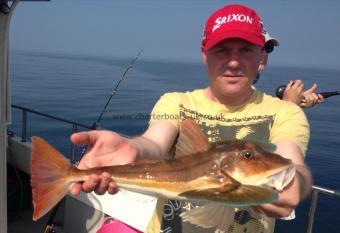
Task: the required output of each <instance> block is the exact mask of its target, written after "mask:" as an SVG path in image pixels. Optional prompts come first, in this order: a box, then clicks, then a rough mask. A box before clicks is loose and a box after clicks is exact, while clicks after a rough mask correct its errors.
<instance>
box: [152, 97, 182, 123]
mask: <svg viewBox="0 0 340 233" xmlns="http://www.w3.org/2000/svg"><path fill="white" fill-rule="evenodd" d="M179 104H180V93H175V92H174V93H166V94H164V95H163V96H161V98H160V99H159V100H158V101H157V102H156V104H155V106H154V107H153V109H152V111H151V115H150V122H149V124H150V125H151V124H152V123H154V122H156V121H168V122H170V123H172V124H173V125H175V126H176V127H177V128H179V123H180V113H179Z"/></svg>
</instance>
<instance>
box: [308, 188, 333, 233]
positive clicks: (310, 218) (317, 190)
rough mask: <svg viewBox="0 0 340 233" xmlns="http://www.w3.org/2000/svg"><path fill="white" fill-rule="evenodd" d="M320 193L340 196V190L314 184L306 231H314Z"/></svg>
mask: <svg viewBox="0 0 340 233" xmlns="http://www.w3.org/2000/svg"><path fill="white" fill-rule="evenodd" d="M319 193H322V194H326V195H328V196H333V197H340V190H331V189H326V188H322V187H319V186H315V185H313V186H312V193H311V200H310V206H309V212H308V221H307V228H306V233H312V230H313V224H314V217H315V211H316V206H317V204H318V196H319Z"/></svg>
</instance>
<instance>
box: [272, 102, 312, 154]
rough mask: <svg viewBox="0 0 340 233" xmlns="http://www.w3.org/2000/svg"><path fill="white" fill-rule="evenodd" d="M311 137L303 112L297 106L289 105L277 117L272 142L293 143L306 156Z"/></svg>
mask: <svg viewBox="0 0 340 233" xmlns="http://www.w3.org/2000/svg"><path fill="white" fill-rule="evenodd" d="M309 135H310V131H309V124H308V120H307V118H306V115H305V113H304V112H303V110H302V109H301V108H300V107H299V106H297V105H295V104H292V103H287V105H286V106H285V107H284V108H283V110H282V111H280V112H279V113H278V114H277V115H276V117H275V121H274V125H273V128H272V131H271V135H270V141H271V142H273V143H275V142H278V141H291V142H293V143H295V144H297V145H298V146H299V147H300V149H301V151H302V153H303V155H304V156H305V154H306V151H307V145H308V142H309Z"/></svg>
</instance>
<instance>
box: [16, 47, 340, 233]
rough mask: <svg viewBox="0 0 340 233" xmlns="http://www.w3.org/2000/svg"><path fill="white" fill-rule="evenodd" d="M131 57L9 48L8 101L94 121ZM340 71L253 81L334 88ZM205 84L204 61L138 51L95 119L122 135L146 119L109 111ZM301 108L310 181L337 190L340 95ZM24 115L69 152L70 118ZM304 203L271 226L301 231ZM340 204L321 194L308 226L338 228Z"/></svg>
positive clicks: (127, 110) (269, 86) (279, 74)
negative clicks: (306, 124) (307, 129)
mask: <svg viewBox="0 0 340 233" xmlns="http://www.w3.org/2000/svg"><path fill="white" fill-rule="evenodd" d="M130 59H132V58H130ZM130 59H123V58H120V59H118V58H99V57H86V56H71V55H63V54H43V53H21V52H12V53H11V77H12V103H13V104H16V105H22V106H25V107H28V108H33V109H35V110H38V111H41V112H44V113H48V114H52V115H56V116H60V117H63V118H67V119H69V120H73V121H77V122H80V123H83V124H86V125H92V123H93V122H94V121H95V120H96V119H97V117H98V115H99V113H100V112H101V111H102V109H103V107H104V104H105V103H106V101H107V99H108V97H109V96H110V94H111V92H112V89H113V87H114V86H115V84H116V83H117V82H118V80H119V79H120V78H121V76H122V74H123V72H124V70H125V69H126V67H127V66H128V65H129V63H130ZM339 77H340V70H329V69H327V70H326V69H314V68H294V67H270V66H269V67H268V68H267V70H266V71H265V72H264V73H263V75H262V77H261V79H260V81H259V82H258V84H257V88H258V89H260V90H264V91H266V92H267V93H270V94H274V91H275V89H276V87H277V86H278V85H281V84H285V83H287V82H288V81H289V80H294V79H301V80H303V81H304V83H305V84H306V86H308V87H309V86H310V85H311V84H312V83H313V82H317V83H318V84H319V90H320V91H333V90H340V80H339ZM207 83H208V80H207V78H206V73H205V70H204V67H203V66H202V65H201V64H183V63H174V62H161V61H148V60H145V59H143V56H141V57H140V59H139V60H138V61H137V62H136V63H135V65H134V67H133V69H132V70H130V71H129V73H128V75H127V78H126V79H125V80H124V81H123V82H122V83H121V85H120V87H119V91H118V93H117V95H115V96H114V97H113V99H112V101H111V102H110V105H109V108H108V109H107V111H106V113H105V115H104V117H103V118H102V120H101V122H100V126H101V127H102V128H106V129H111V130H115V131H118V132H119V133H123V134H126V135H137V134H140V133H142V132H143V131H144V130H145V129H146V127H147V120H134V121H127V120H113V115H114V114H139V113H141V114H147V113H148V112H150V110H151V108H152V106H153V104H154V103H155V101H156V100H157V99H158V97H159V96H160V95H161V94H162V93H164V92H167V91H184V90H191V89H194V88H199V87H203V86H206V85H207ZM305 112H306V114H307V116H308V118H309V120H310V125H311V142H310V146H309V149H308V153H307V158H306V161H307V163H308V165H309V166H310V168H311V170H312V173H313V176H314V183H315V184H316V185H319V186H323V187H326V188H331V189H340V169H339V167H340V154H339V151H340V139H339V138H340V124H339V120H338V119H339V118H340V96H335V97H332V98H329V99H327V100H326V102H325V103H324V104H321V105H318V106H316V107H314V108H311V109H307V110H305ZM12 114H13V117H12V122H13V124H12V125H11V126H10V128H11V129H12V130H13V131H15V132H16V133H17V134H18V135H20V127H21V124H20V122H21V114H20V111H18V110H13V111H12ZM28 118H29V119H28V122H29V124H28V135H29V136H31V135H39V136H42V137H44V138H46V139H47V140H48V141H50V142H51V143H52V144H54V145H55V146H56V147H57V148H58V149H59V150H61V151H62V152H63V153H65V154H70V148H69V146H70V142H69V135H70V133H71V126H70V125H67V124H64V123H59V122H56V121H53V120H47V119H45V118H43V117H39V116H34V115H31V114H29V115H28ZM292 130H294V129H292ZM308 206H309V199H307V200H306V201H304V202H303V203H302V204H301V205H300V206H299V207H298V209H297V218H296V219H295V220H293V221H278V223H277V227H276V232H279V233H284V232H304V230H305V223H306V219H307V213H308ZM339 207H340V198H329V197H327V196H324V195H320V199H319V205H318V208H317V213H316V220H315V224H314V231H313V232H340V217H339V215H337V213H338V211H339V210H338V208H339Z"/></svg>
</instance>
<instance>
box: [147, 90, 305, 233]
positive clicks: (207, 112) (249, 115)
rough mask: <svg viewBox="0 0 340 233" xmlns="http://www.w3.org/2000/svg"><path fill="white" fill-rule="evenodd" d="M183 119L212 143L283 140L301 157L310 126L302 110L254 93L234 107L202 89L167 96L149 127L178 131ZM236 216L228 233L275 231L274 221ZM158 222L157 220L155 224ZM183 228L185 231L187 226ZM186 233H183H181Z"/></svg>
mask: <svg viewBox="0 0 340 233" xmlns="http://www.w3.org/2000/svg"><path fill="white" fill-rule="evenodd" d="M184 117H191V118H193V119H194V120H195V121H196V123H198V124H199V125H200V127H201V128H202V130H203V131H204V132H205V133H206V135H207V136H208V138H209V141H210V142H211V143H216V142H219V141H224V140H231V139H244V140H253V141H260V142H270V143H275V142H278V141H283V140H284V141H291V142H294V143H295V144H297V145H298V146H299V147H300V149H301V151H302V153H303V155H305V153H306V150H307V144H308V141H309V124H308V121H307V119H306V116H305V114H304V112H303V111H302V110H301V108H300V107H298V106H297V105H295V104H293V103H290V102H287V101H282V100H279V99H278V98H274V97H272V96H269V95H266V94H264V93H262V92H258V91H255V92H254V94H253V95H252V97H251V98H250V100H249V101H248V102H247V103H245V104H243V105H241V106H237V107H229V106H225V105H222V104H220V103H217V102H214V101H211V100H210V99H208V98H207V97H206V96H205V94H204V90H203V89H198V90H194V91H192V92H185V93H179V92H174V93H167V94H164V95H163V96H162V97H161V98H160V99H159V100H158V102H157V103H156V105H155V106H154V109H153V111H152V113H151V118H150V124H152V123H153V122H155V121H159V120H165V121H169V122H171V123H172V124H174V125H175V126H176V127H178V129H179V125H180V120H181V119H183V118H184ZM160 206H161V205H160ZM235 216H236V217H235V221H234V224H233V225H232V226H231V227H230V228H229V231H228V232H232V233H234V232H235V233H236V232H237V233H238V232H240V233H241V232H242V233H243V232H245V231H246V232H263V233H270V232H273V231H274V225H275V221H274V219H271V218H263V219H254V218H253V217H252V216H250V215H249V214H248V213H247V212H244V210H242V211H240V212H239V213H236V215H235ZM171 218H173V217H171ZM155 219H156V218H154V219H153V220H155ZM159 219H160V217H159V216H158V221H159ZM153 222H154V221H153ZM158 225H159V224H158ZM185 228H186V229H188V227H187V226H186V227H185ZM154 230H155V231H153V230H150V231H148V232H158V231H159V229H158V230H156V229H154ZM182 230H183V228H182ZM172 232H175V231H172ZM187 232H208V231H205V230H204V229H201V231H200V230H199V229H198V228H195V227H194V226H193V230H187ZM187 232H184V231H182V233H187ZM211 232H214V231H211Z"/></svg>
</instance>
